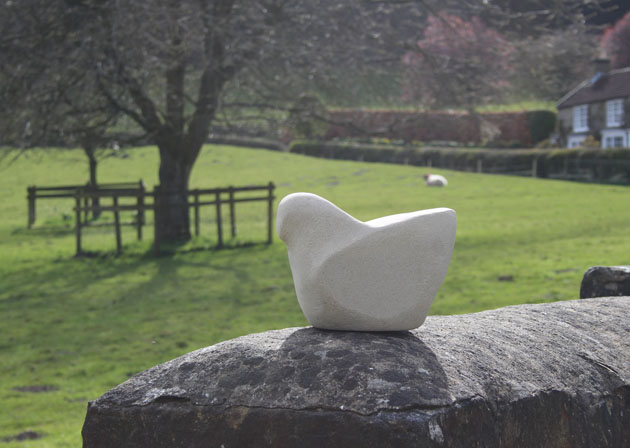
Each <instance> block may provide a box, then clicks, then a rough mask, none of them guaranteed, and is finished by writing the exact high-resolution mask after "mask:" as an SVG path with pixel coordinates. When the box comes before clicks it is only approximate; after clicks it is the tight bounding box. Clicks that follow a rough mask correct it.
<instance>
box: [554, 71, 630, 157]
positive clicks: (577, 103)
mask: <svg viewBox="0 0 630 448" xmlns="http://www.w3.org/2000/svg"><path fill="white" fill-rule="evenodd" d="M606 62H607V61H605V60H598V61H596V63H598V66H597V68H596V72H595V75H594V76H593V77H592V78H591V79H588V80H586V81H584V82H582V83H581V84H580V85H578V86H577V87H576V88H574V89H573V90H571V91H570V92H569V93H567V94H566V95H565V96H564V97H562V99H560V101H558V103H557V104H556V107H557V108H558V136H559V139H560V143H561V144H562V145H565V146H566V147H567V148H575V147H578V146H581V145H582V142H583V141H584V140H585V139H586V138H587V137H589V136H591V137H593V138H594V139H595V140H596V141H598V142H601V143H600V145H601V147H602V148H617V147H630V67H625V68H621V69H616V70H609V69H608V68H607V67H606V65H605V64H606Z"/></svg>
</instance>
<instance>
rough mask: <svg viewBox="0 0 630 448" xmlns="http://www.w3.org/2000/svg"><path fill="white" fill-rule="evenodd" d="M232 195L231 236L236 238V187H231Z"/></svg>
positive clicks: (229, 189) (229, 190)
mask: <svg viewBox="0 0 630 448" xmlns="http://www.w3.org/2000/svg"><path fill="white" fill-rule="evenodd" d="M228 192H229V194H230V235H232V238H234V237H235V236H236V216H235V215H234V187H233V186H231V185H230V187H229V188H228Z"/></svg>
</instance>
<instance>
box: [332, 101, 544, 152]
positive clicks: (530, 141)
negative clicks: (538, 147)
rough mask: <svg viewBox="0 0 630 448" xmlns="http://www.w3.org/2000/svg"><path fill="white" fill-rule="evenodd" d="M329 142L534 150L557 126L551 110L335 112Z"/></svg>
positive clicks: (333, 112) (351, 110) (352, 110)
mask: <svg viewBox="0 0 630 448" xmlns="http://www.w3.org/2000/svg"><path fill="white" fill-rule="evenodd" d="M329 119H330V121H331V122H332V123H334V124H331V125H330V126H329V128H328V130H327V132H326V135H325V136H324V139H325V140H333V139H339V138H342V139H343V138H346V139H347V138H359V137H365V136H373V137H383V138H388V139H392V140H403V141H406V142H413V141H422V142H432V141H455V142H459V143H476V144H479V143H489V146H494V147H501V146H503V147H506V146H510V147H514V146H519V147H523V146H530V145H535V144H537V143H538V142H540V141H542V140H545V139H547V138H548V137H549V136H550V134H551V133H552V132H553V130H554V128H555V124H556V114H555V113H554V112H551V111H548V110H538V111H529V112H498V113H481V114H477V115H471V114H467V113H462V112H459V113H458V112H452V113H449V112H435V111H427V112H411V111H397V110H358V109H350V110H333V111H330V113H329Z"/></svg>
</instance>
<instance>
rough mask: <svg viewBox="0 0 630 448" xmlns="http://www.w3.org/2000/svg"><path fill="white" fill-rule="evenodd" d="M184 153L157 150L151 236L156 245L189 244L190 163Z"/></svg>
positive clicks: (191, 162) (161, 148)
mask: <svg viewBox="0 0 630 448" xmlns="http://www.w3.org/2000/svg"><path fill="white" fill-rule="evenodd" d="M185 155H186V152H185V151H173V150H168V149H165V148H163V147H160V185H159V189H158V190H159V191H158V192H157V194H156V197H155V232H156V238H157V239H158V240H159V241H170V242H175V241H188V240H190V217H189V214H188V194H187V192H188V181H189V179H190V172H191V170H192V167H193V163H194V160H192V161H190V160H189V159H188V158H187V157H186V156H185Z"/></svg>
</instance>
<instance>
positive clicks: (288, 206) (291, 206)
mask: <svg viewBox="0 0 630 448" xmlns="http://www.w3.org/2000/svg"><path fill="white" fill-rule="evenodd" d="M319 200H322V198H320V197H319V196H316V195H314V194H311V193H293V194H290V195H288V196H285V197H284V198H283V199H282V200H281V201H280V203H279V204H278V213H277V215H276V230H277V232H278V236H279V237H280V239H281V240H282V241H284V242H285V243H287V244H288V243H289V241H291V240H293V235H294V234H296V233H299V232H304V231H305V230H306V226H307V225H308V223H309V221H310V217H311V216H312V214H313V213H314V208H315V209H317V202H319Z"/></svg>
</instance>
